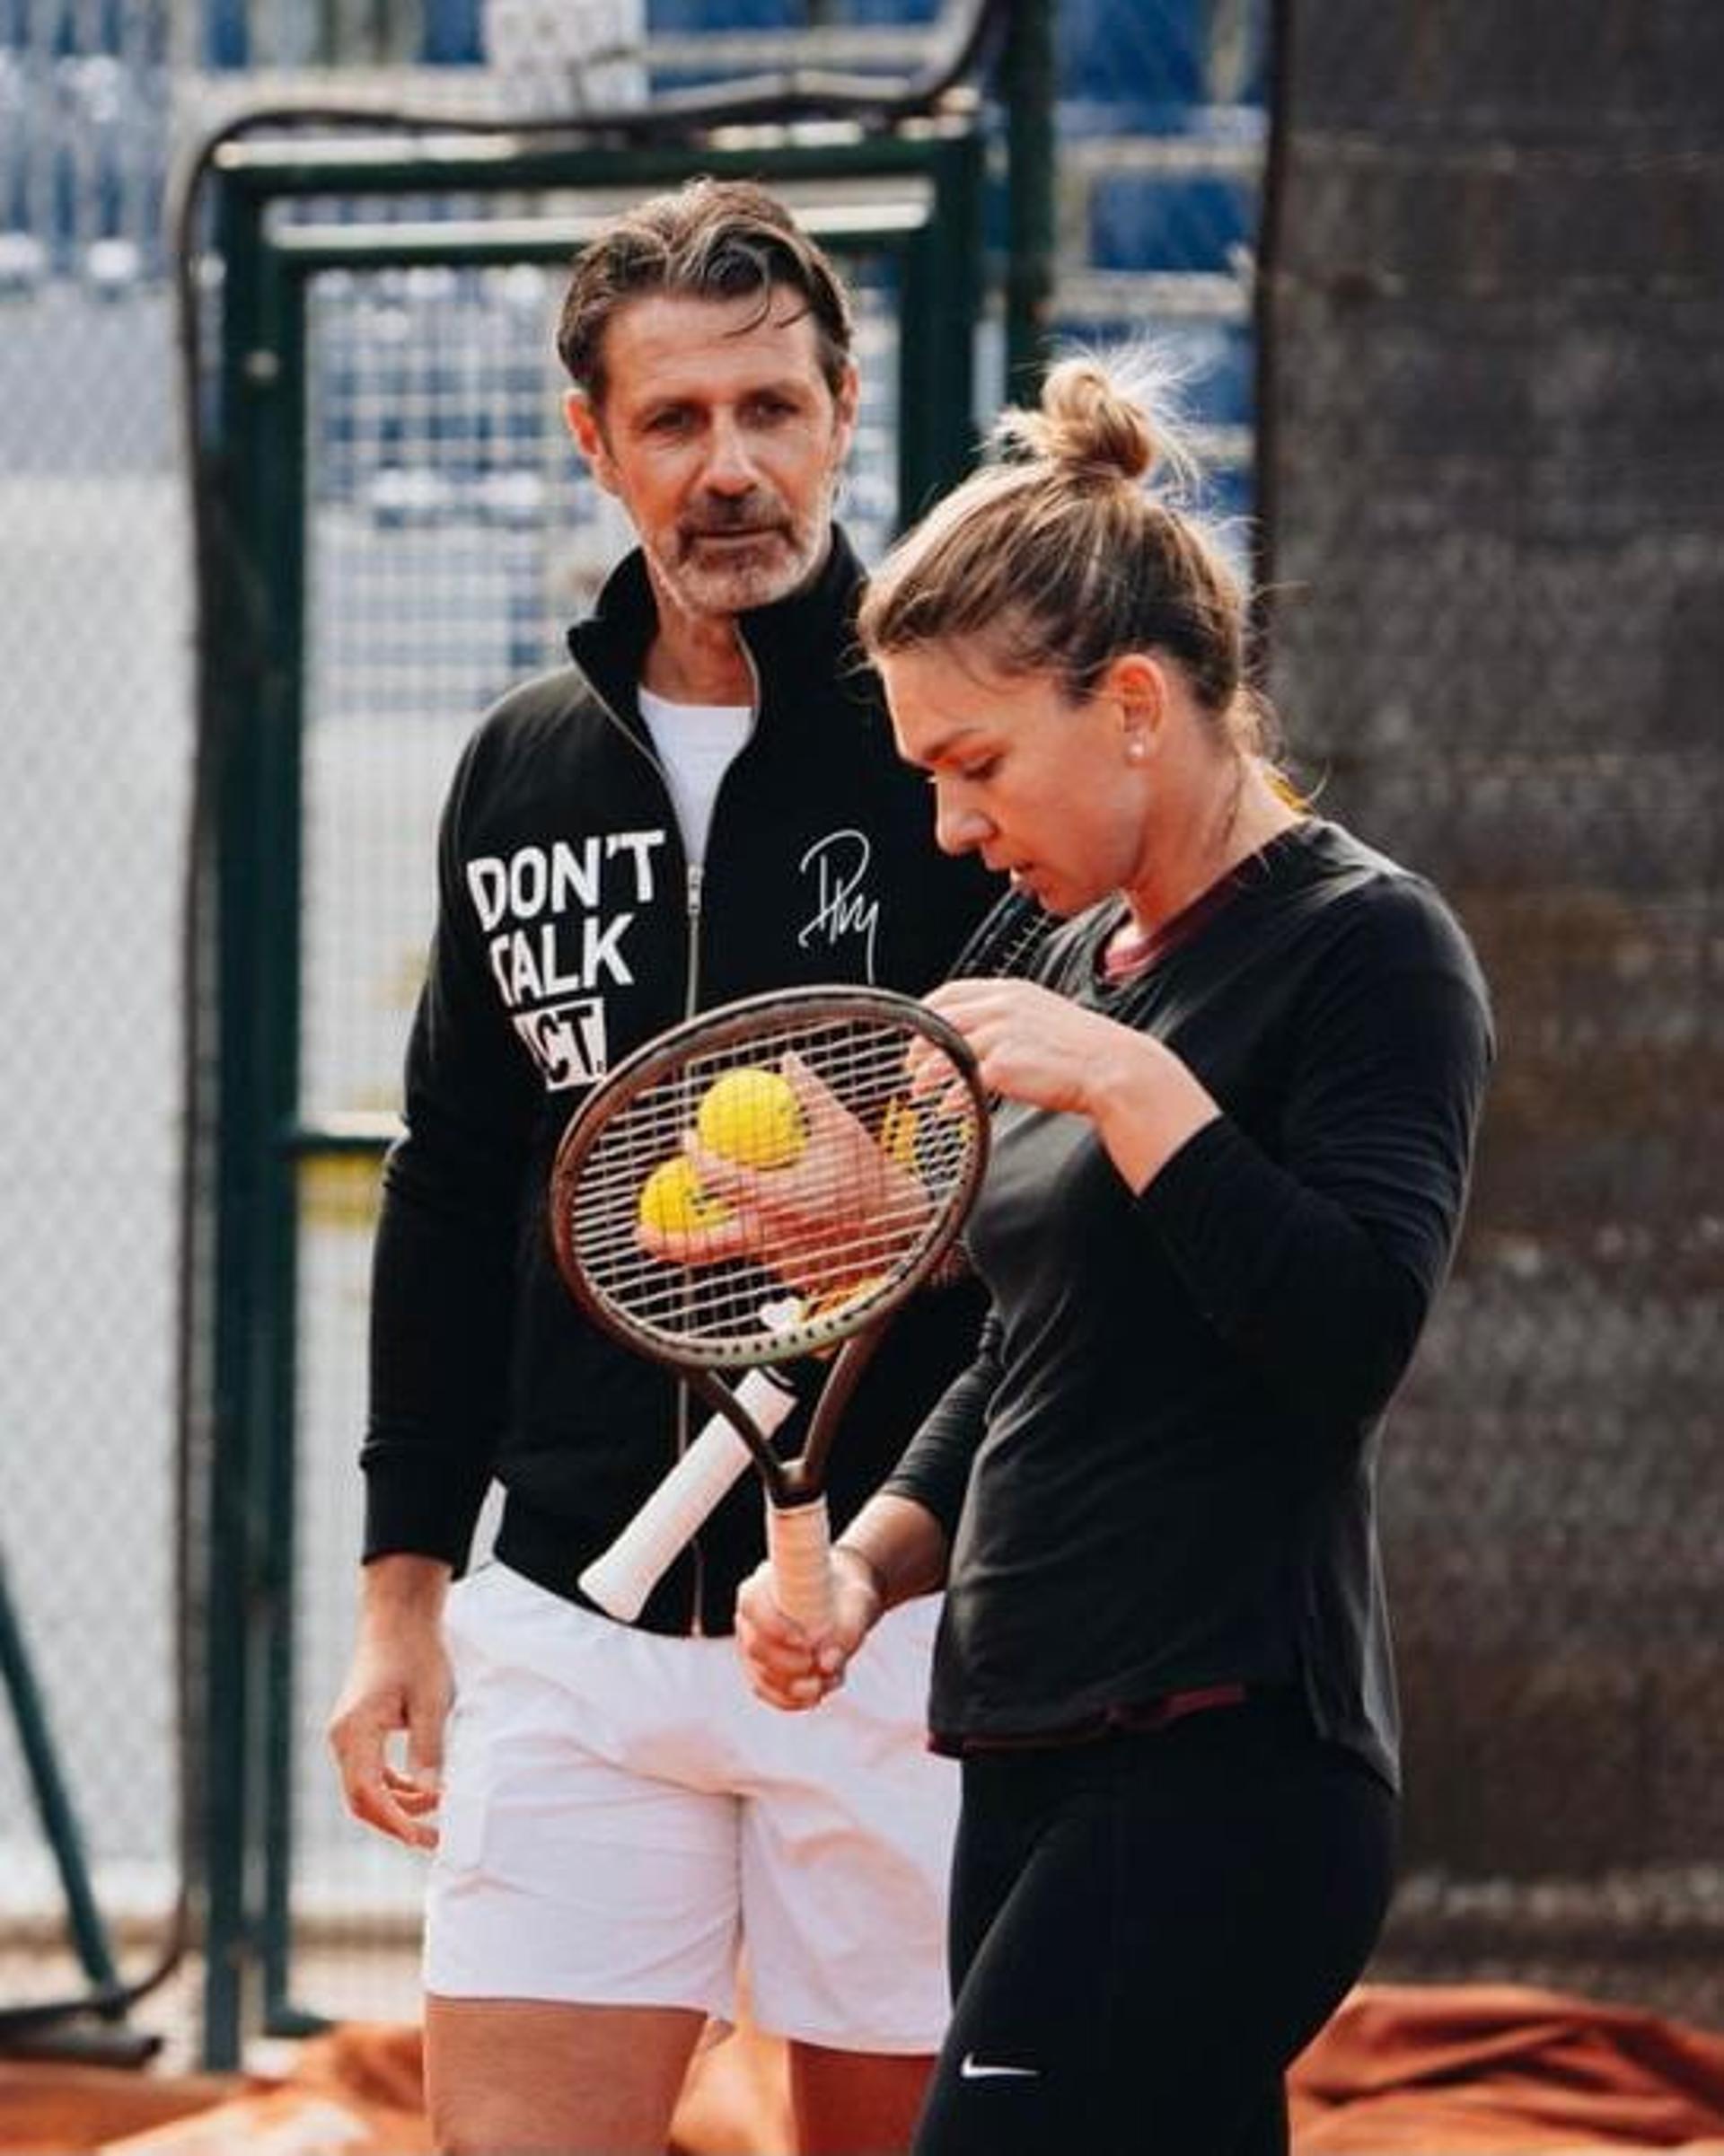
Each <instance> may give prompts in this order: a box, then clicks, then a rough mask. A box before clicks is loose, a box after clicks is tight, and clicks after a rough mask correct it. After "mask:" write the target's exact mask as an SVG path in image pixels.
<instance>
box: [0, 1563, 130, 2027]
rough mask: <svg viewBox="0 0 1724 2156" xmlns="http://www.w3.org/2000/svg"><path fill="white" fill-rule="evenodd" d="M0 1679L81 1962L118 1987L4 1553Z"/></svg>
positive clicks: (95, 1980)
mask: <svg viewBox="0 0 1724 2156" xmlns="http://www.w3.org/2000/svg"><path fill="white" fill-rule="evenodd" d="M0 1678H4V1683H5V1687H6V1691H7V1693H8V1694H9V1695H10V1697H11V1700H12V1715H13V1722H14V1723H15V1724H16V1726H17V1730H18V1742H19V1745H20V1747H21V1748H22V1752H23V1755H24V1764H25V1765H26V1767H27V1768H28V1769H29V1772H30V1784H31V1791H33V1792H34V1795H35V1799H36V1810H37V1813H38V1816H39V1817H40V1819H41V1822H42V1831H43V1833H44V1834H45V1835H47V1836H48V1847H49V1848H50V1849H51V1850H52V1851H53V1852H54V1861H55V1864H56V1866H57V1868H58V1870H59V1874H60V1887H61V1890H62V1891H63V1892H64V1894H65V1896H66V1922H67V1924H68V1925H69V1927H70V1929H71V1932H72V1940H73V1944H74V1945H75V1947H76V1948H77V1951H78V1960H79V1962H80V1963H81V1964H82V1966H83V1968H84V1975H85V1976H88V1977H89V1979H90V1981H91V1982H92V1984H100V1985H101V1986H102V1987H103V1988H104V1989H109V1990H113V1991H118V1990H119V1970H118V1968H116V1967H115V1966H114V1958H113V1952H112V1949H111V1948H110V1945H109V1940H108V1927H107V1926H106V1924H104V1923H103V1922H102V1920H101V1911H100V1910H99V1909H98V1908H97V1906H96V1897H95V1894H94V1892H93V1891H92V1888H91V1885H90V1873H89V1870H88V1868H87V1866H86V1865H85V1862H84V1840H83V1836H82V1835H80V1834H79V1832H78V1822H77V1817H76V1815H75V1813H74V1811H73V1809H72V1800H71V1797H70V1796H69V1795H68V1794H67V1791H66V1783H65V1782H64V1781H63V1780H62V1779H61V1775H60V1764H59V1759H58V1757H57V1754H56V1752H55V1749H54V1739H53V1736H52V1734H51V1732H50V1731H49V1729H48V1710H47V1708H46V1706H45V1704H44V1703H43V1700H42V1695H41V1692H40V1688H39V1686H38V1685H37V1683H36V1673H35V1671H34V1669H33V1668H31V1661H30V1656H29V1654H28V1652H27V1651H26V1650H25V1647H24V1635H23V1631H22V1627H21V1626H20V1624H19V1623H18V1616H17V1612H16V1610H15V1609H14V1608H13V1600H12V1591H11V1589H10V1588H9V1587H8V1586H7V1584H6V1570H5V1560H4V1557H0Z"/></svg>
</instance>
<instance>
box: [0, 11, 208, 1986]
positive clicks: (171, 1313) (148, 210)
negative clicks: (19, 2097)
mask: <svg viewBox="0 0 1724 2156" xmlns="http://www.w3.org/2000/svg"><path fill="white" fill-rule="evenodd" d="M4 14H5V18H9V20H7V21H6V24H5V26H6V29H7V30H8V31H9V32H10V34H9V35H8V36H7V37H6V39H5V40H4V42H0V594H4V598H0V674H3V675H4V682H5V688H4V694H3V696H0V702H3V703H4V767H5V774H6V776H5V782H4V787H3V788H0V889H3V890H4V916H3V918H4V922H5V932H6V945H5V964H4V967H0V1035H3V1036H4V1041H5V1056H6V1112H5V1115H4V1120H3V1121H0V1188H3V1189H4V1193H5V1195H4V1205H5V1218H6V1228H7V1233H6V1238H5V1245H4V1284H3V1285H0V1312H3V1313H4V1316H0V1328H3V1331H0V1565H3V1566H4V1584H5V1586H6V1588H7V1589H8V1590H9V1592H8V1594H7V1597H6V1607H5V1609H4V1612H0V1615H5V1616H6V1617H8V1618H9V1619H10V1622H9V1624H8V1625H7V1627H6V1630H7V1632H8V1639H7V1641H6V1642H5V1643H6V1645H7V1646H8V1648H9V1650H10V1652H9V1655H8V1658H7V1677H8V1683H7V1689H6V1692H5V1694H4V1696H0V2004H10V2003H13V2002H18V2001H21V2000H30V1999H40V1998H41V1997H43V1996H45V1995H54V1996H59V1995H62V1994H66V1993H69V1992H73V1991H75V1990H80V1989H82V1988H83V1986H84V1983H85V1981H86V1980H88V1981H89V1982H91V1983H92V1984H100V1983H101V1981H103V1980H104V1977H105V1976H106V1975H107V1974H119V1975H123V1976H131V1975H132V1974H135V1973H136V1971H137V1970H138V1969H139V1968H140V1967H144V1966H145V1965H147V1964H149V1963H150V1962H151V1961H152V1960H153V1959H154V1958H155V1956H156V1955H157V1954H158V1952H159V1951H160V1950H161V1949H163V1946H164V1945H165V1943H166V1940H167V1938H168V1936H169V1932H170V1925H171V1919H172V1910H173V1906H174V1903H175V1897H176V1894H177V1890H178V1886H179V1876H180V1861H179V1859H180V1844H179V1798H178V1761H179V1756H180V1733H179V1728H178V1699H177V1688H176V1685H175V1681H174V1644H173V1626H172V1602H173V1579H174V1569H175V1568H174V1549H175V1534H176V1521H175V1475H174V1469H173V1458H174V1445H173V1426H174V1348H173V1342H174V1333H175V1309H176V1266H177V1251H176V1237H175V1234H174V1228H173V1222H174V1216H175V1198H176V1184H177V1176H178V1172H179V1153H178V1133H179V1106H180V1085H179V1040H180V1021H179V1016H178V996H179V979H178V959H177V948H178V933H177V922H178V916H179V909H180V860H181V857H182V851H183V840H184V814H185V788H186V771H187V768H188V761H189V729H190V716H189V715H190V704H189V694H188V673H189V648H188V631H189V621H190V617H191V604H190V591H189V575H188V568H187V553H186V547H185V537H184V517H183V511H182V500H181V489H180V478H179V474H178V469H177V460H176V453H175V429H174V427H173V424H172V386H171V385H172V360H171V349H172V327H171V320H170V307H169V302H168V297H167V292H166V287H165V285H164V283H163V277H162V272H163V261H164V255H163V247H162V243H161V238H160V216H161V198H162V187H163V177H164V155H165V153H164V147H163V144H164V133H165V130H164V127H163V111H164V100H163V98H162V96H161V95H160V84H161V82H162V79H163V55H164V53H165V50H166V44H167V27H168V26H167V22H166V11H165V8H164V7H163V6H161V5H150V4H140V5H136V6H128V7H125V8H123V9H122V8H118V7H110V8H105V9H103V8H97V7H93V6H88V5H80V6H67V7H65V8H61V9H55V10H49V9H47V8H28V7H25V8H16V7H14V8H13V9H10V10H7V11H4ZM50 18H51V19H50ZM90 1891H92V1892H93V1902H94V1907H93V1909H91V1908H88V1907H85V1906H84V1902H85V1897H86V1893H87V1892H90ZM73 1945H75V1946H76V1948H77V1949H78V1950H77V1955H76V1961H81V1962H82V1964H83V1967H82V1968H81V1969H80V1968H79V1967H76V1963H75V1960H74V1958H73V1956H72V1954H71V1950H70V1949H71V1947H72V1946H73ZM63 1949H64V1950H63Z"/></svg>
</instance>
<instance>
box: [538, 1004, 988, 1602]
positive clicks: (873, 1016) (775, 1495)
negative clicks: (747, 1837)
mask: <svg viewBox="0 0 1724 2156" xmlns="http://www.w3.org/2000/svg"><path fill="white" fill-rule="evenodd" d="M912 1051H913V1052H914V1061H915V1064H916V1067H917V1083H916V1097H915V1100H914V1103H913V1104H912V1103H911V1101H910V1087H909V1074H908V1064H909V1061H910V1058H911V1055H912ZM987 1146H988V1114H987V1103H986V1100H985V1098H984V1096H983V1095H982V1092H981V1086H980V1083H979V1081H978V1079H977V1077H976V1072H975V1064H974V1060H973V1058H972V1056H971V1054H970V1052H969V1050H968V1049H967V1048H966V1047H965V1045H964V1043H963V1039H962V1037H961V1036H960V1035H959V1034H958V1033H957V1032H956V1031H955V1030H954V1028H953V1027H952V1026H950V1025H947V1024H946V1022H945V1021H944V1020H943V1019H941V1018H940V1017H938V1016H937V1015H936V1014H935V1013H934V1012H932V1011H929V1010H928V1009H926V1008H924V1007H923V1006H922V1005H921V1004H919V1003H918V1002H916V1001H915V1000H913V999H911V998H910V997H906V996H900V995H895V994H893V993H892V992H890V991H888V990H874V989H853V988H811V989H797V990H785V991H783V992H779V993H774V994H771V995H766V996H755V997H751V998H749V999H746V1000H744V1001H743V1002H740V1003H732V1004H727V1005H726V1006H724V1007H723V1008H720V1009H717V1010H712V1011H708V1012H705V1013H703V1014H702V1015H701V1016H699V1017H697V1018H694V1019H691V1020H690V1021H689V1022H688V1023H687V1024H686V1025H680V1026H677V1027H675V1028H674V1029H673V1031H671V1032H669V1033H666V1034H662V1035H661V1036H660V1037H659V1038H658V1039H657V1040H655V1041H652V1042H649V1043H647V1045H646V1046H645V1047H644V1048H642V1049H639V1050H638V1051H637V1052H636V1053H635V1054H634V1055H632V1056H630V1057H629V1059H628V1060H627V1061H625V1062H624V1063H622V1064H620V1065H619V1067H618V1068H617V1069H615V1070H614V1071H612V1072H611V1075H610V1077H609V1078H606V1079H605V1080H604V1081H603V1084H602V1085H600V1086H599V1087H597V1088H596V1089H595V1090H594V1092H593V1093H592V1094H591V1095H590V1096H588V1098H587V1099H586V1101H585V1103H584V1104H582V1105H581V1107H580V1108H578V1109H577V1110H576V1113H575V1114H574V1116H573V1117H572V1118H571V1119H570V1122H569V1125H568V1128H567V1131H565V1133H564V1135H563V1140H562V1143H561V1145H560V1146H559V1148H558V1154H557V1159H556V1162H555V1165H554V1166H553V1168H552V1171H551V1182H550V1224H551V1240H552V1244H553V1246H554V1248H555V1251H556V1254H557V1263H558V1265H559V1269H560V1271H561V1273H562V1276H563V1279H564V1280H565V1282H566V1283H567V1287H568V1289H569V1291H570V1293H571V1294H572V1295H573V1296H574V1297H575V1298H576V1301H577V1302H578V1303H579V1304H580V1306H581V1307H582V1308H583V1309H584V1310H585V1312H586V1313H587V1314H588V1315H589V1316H591V1317H592V1318H593V1319H594V1321H595V1322H596V1323H597V1324H601V1325H603V1327H604V1328H605V1329H606V1330H607V1331H608V1332H610V1333H612V1334H614V1335H615V1336H616V1337H617V1338H618V1339H619V1340H620V1341H622V1342H624V1343H625V1344H626V1345H628V1346H629V1347H632V1348H635V1349H637V1350H638V1351H641V1352H643V1353H645V1354H647V1355H650V1356H653V1357H654V1358H655V1359H656V1360H658V1361H660V1362H663V1363H664V1364H667V1365H668V1366H669V1367H670V1368H673V1369H674V1370H676V1371H678V1372H679V1373H680V1374H681V1375H682V1376H683V1377H686V1378H687V1379H688V1381H689V1383H690V1386H692V1387H693V1388H694V1390H695V1391H696V1393H697V1394H698V1395H699V1397H700V1398H701V1400H702V1401H703V1402H705V1404H707V1405H708V1407H709V1408H710V1409H712V1410H713V1412H714V1416H715V1421H717V1419H718V1418H722V1419H723V1420H722V1421H719V1422H718V1423H717V1427H718V1429H719V1430H722V1431H724V1432H725V1433H726V1435H725V1436H724V1437H722V1438H721V1437H719V1436H717V1435H716V1434H715V1433H714V1431H713V1429H712V1427H711V1426H708V1430H706V1431H703V1432H702V1434H701V1437H700V1439H698V1440H697V1442H696V1444H695V1445H694V1446H692V1447H690V1450H689V1452H688V1453H686V1454H685V1455H684V1456H683V1459H682V1462H681V1463H679V1465H678V1466H677V1467H676V1468H674V1469H673V1471H672V1474H671V1475H670V1476H668V1477H667V1478H666V1482H665V1483H664V1485H661V1489H660V1491H659V1492H655V1495H654V1497H652V1498H650V1499H649V1500H647V1506H646V1507H645V1508H644V1509H643V1511H642V1513H641V1514H640V1515H638V1518H637V1520H636V1521H635V1522H634V1523H631V1526H630V1527H629V1528H628V1529H625V1531H624V1534H623V1536H621V1537H620V1538H619V1542H618V1543H617V1544H613V1545H612V1547H611V1550H610V1551H608V1552H606V1553H605V1554H604V1556H603V1557H602V1558H600V1559H599V1560H598V1561H597V1562H596V1564H595V1565H594V1566H590V1567H589V1568H588V1570H587V1571H586V1572H585V1573H584V1574H583V1575H582V1585H583V1587H584V1588H586V1591H587V1592H589V1593H593V1592H594V1589H593V1587H592V1586H591V1585H590V1584H589V1582H590V1581H593V1580H594V1579H596V1580H597V1581H598V1584H599V1586H600V1588H602V1589H603V1593H604V1595H605V1597H606V1598H605V1599H604V1600H603V1601H602V1602H601V1604H600V1606H602V1607H605V1608H610V1609H611V1610H613V1611H614V1612H617V1613H618V1614H628V1615H632V1614H634V1612H635V1611H637V1610H638V1608H639V1606H640V1603H641V1601H643V1600H644V1599H645V1597H646V1595H647V1593H648V1592H650V1590H651V1588H652V1585H653V1583H654V1581H655V1580H657V1578H658V1577H659V1575H660V1574H661V1573H662V1572H663V1571H664V1567H665V1566H666V1565H667V1564H668V1563H669V1562H670V1561H671V1559H672V1558H673V1556H674V1555H675V1554H676V1553H677V1551H678V1550H680V1549H681V1548H682V1545H683V1544H684V1543H685V1542H686V1541H687V1540H688V1538H689V1536H690V1534H692V1532H693V1531H694V1529H695V1528H696V1527H699V1523H700V1521H701V1520H702V1519H703V1518H705V1517H706V1515H707V1513H708V1511H709V1510H710V1509H711V1508H712V1505H713V1504H714V1503H716V1502H717V1499H718V1497H720V1496H722V1495H723V1493H724V1491H725V1490H726V1489H727V1488H728V1487H729V1486H730V1483H731V1482H732V1481H733V1480H734V1474H735V1472H736V1470H735V1465H734V1460H735V1445H734V1441H733V1440H730V1439H729V1437H728V1433H729V1432H730V1431H733V1430H734V1433H735V1437H736V1438H738V1439H741V1441H742V1444H743V1446H744V1447H745V1448H746V1449H747V1456H748V1457H749V1458H750V1459H751V1460H752V1463H753V1465H754V1466H755V1467H756V1468H757V1469H758V1471H759V1473H760V1475H761V1480H762V1482H763V1483H764V1484H765V1486H766V1493H767V1498H768V1512H767V1523H768V1544H769V1549H770V1555H771V1560H772V1566H773V1571H774V1574H775V1584H776V1587H777V1589H778V1599H779V1601H780V1603H781V1604H782V1605H783V1606H784V1608H785V1609H786V1610H787V1612H788V1614H789V1615H791V1616H793V1617H794V1618H796V1621H797V1623H799V1624H802V1625H803V1626H804V1627H805V1629H806V1630H808V1631H809V1632H820V1631H822V1630H824V1629H825V1627H826V1625H827V1624H828V1623H829V1622H830V1618H831V1563H830V1560H829V1557H828V1546H829V1532H828V1527H827V1520H826V1504H825V1471H826V1462H827V1458H828V1456H829V1454H830V1452H831V1444H832V1439H833V1437H834V1435H835V1433H836V1430H837V1429H838V1425H839V1422H840V1418H841V1417H842V1415H843V1412H844V1409H845V1406H846V1405H847V1404H848V1403H849V1399H850V1396H851V1395H852V1394H853V1393H854V1392H855V1389H856V1386H857V1382H858V1379H859V1378H860V1377H861V1375H862V1372H863V1368H864V1367H865V1365H866V1361H867V1359H868V1357H869V1355H870V1354H871V1353H872V1352H873V1351H874V1349H875V1346H876V1344H877V1343H878V1342H879V1340H880V1337H881V1335H882V1333H883V1332H884V1329H885V1326H886V1324H887V1323H888V1322H889V1321H890V1319H891V1318H892V1316H893V1314H894V1312H896V1311H897V1310H898V1309H899V1308H900V1307H902V1305H903V1304H904V1303H905V1302H906V1301H907V1300H908V1299H909V1298H910V1296H912V1295H913V1294H914V1293H915V1292H916V1290H917V1289H919V1287H920V1286H921V1285H922V1284H923V1282H925V1281H926V1280H928V1276H929V1275H930V1273H932V1272H934V1271H935V1269H936V1268H937V1266H938V1264H939V1263H940V1261H941V1259H942V1258H943V1257H944V1256H945V1254H946V1251H947V1250H948V1249H949V1247H950V1245H951V1244H952V1242H953V1240H954V1237H955V1236H956V1235H957V1233H958V1230H959V1228H961V1227H962V1225H963V1219H964V1215H965V1213H966V1212H967V1211H968V1210H969V1206H970V1201H971V1199H972V1197H973V1195H974V1193H975V1191H976V1188H977V1186H978V1184H980V1182H981V1171H982V1167H983V1166H984V1163H985V1160H986V1156H987ZM834 1351H836V1359H835V1360H833V1361H832V1362H831V1368H830V1369H829V1370H828V1372H827V1375H826V1378H825V1382H824V1385H823V1386H822V1388H821V1391H820V1395H819V1397H818V1400H817V1402H816V1404H815V1406H814V1413H813V1416H812V1418H811V1420H810V1422H809V1426H808V1432H807V1437H806V1439H805V1444H804V1447H803V1450H802V1452H801V1454H800V1456H798V1457H796V1458H795V1459H781V1458H780V1457H779V1456H778V1453H777V1451H776V1450H775V1449H774V1448H773V1445H772V1443H771V1439H770V1429H769V1428H763V1427H762V1424H763V1423H770V1424H774V1425H775V1424H776V1423H777V1422H778V1421H781V1420H782V1415H783V1408H782V1406H780V1405H778V1401H779V1400H781V1399H782V1398H783V1388H782V1387H781V1386H778V1385H777V1384H776V1383H775V1382H774V1381H773V1379H772V1377H771V1373H772V1372H773V1371H775V1370H776V1369H778V1368H780V1367H781V1366H782V1365H784V1364H787V1363H789V1362H792V1361H797V1360H803V1359H805V1358H810V1357H814V1358H822V1357H828V1356H831V1355H833V1353H834ZM720 1372H726V1373H729V1372H741V1373H744V1375H743V1377H742V1378H741V1382H740V1383H739V1384H738V1385H736V1386H734V1387H733V1386H731V1385H730V1384H728V1383H726V1380H725V1377H721V1376H720V1375H719V1373H720ZM763 1387H770V1395H769V1394H768V1393H767V1392H765V1391H763V1390H762V1388H763ZM697 1453H705V1454H706V1455H708V1457H707V1458H706V1459H704V1460H703V1461H702V1462H700V1463H698V1464H695V1465H691V1463H695V1456H696V1454H697ZM715 1484H716V1485H717V1486H716V1487H715ZM649 1516H650V1517H649ZM594 1599H595V1600H597V1599H599V1597H598V1595H596V1594H595V1595H594ZM630 1605H632V1607H631V1606H630Z"/></svg>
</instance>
